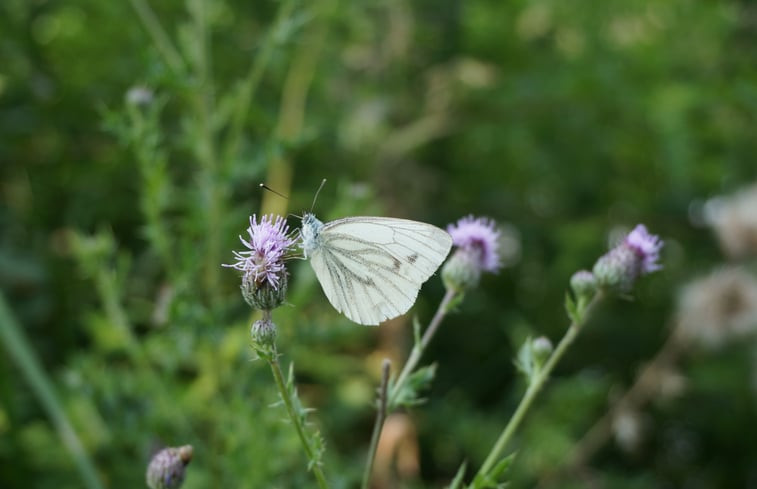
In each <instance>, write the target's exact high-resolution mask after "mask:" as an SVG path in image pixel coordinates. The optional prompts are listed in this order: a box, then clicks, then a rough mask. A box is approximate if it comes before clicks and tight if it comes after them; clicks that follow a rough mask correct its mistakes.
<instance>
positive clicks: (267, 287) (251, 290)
mask: <svg viewBox="0 0 757 489" xmlns="http://www.w3.org/2000/svg"><path fill="white" fill-rule="evenodd" d="M287 283H288V277H287V274H286V273H282V274H281V275H280V276H279V278H278V284H277V285H276V286H274V285H272V284H271V283H269V282H267V281H262V282H261V281H260V280H258V279H256V277H255V276H254V275H253V274H251V273H246V274H244V275H243V276H242V285H241V286H240V289H241V290H242V297H244V300H245V302H247V304H249V305H250V307H252V308H253V309H260V310H261V311H270V310H273V309H276V308H277V307H279V306H280V305H281V304H283V303H284V299H285V298H286V292H287Z"/></svg>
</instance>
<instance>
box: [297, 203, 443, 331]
mask: <svg viewBox="0 0 757 489" xmlns="http://www.w3.org/2000/svg"><path fill="white" fill-rule="evenodd" d="M451 246H452V239H451V238H450V236H449V234H447V233H446V232H445V231H443V230H441V229H439V228H437V227H435V226H432V225H430V224H425V223H421V222H416V221H409V220H405V219H394V218H384V217H349V218H345V219H339V220H336V221H332V222H329V223H326V224H325V225H324V226H323V228H322V229H321V231H320V244H319V246H318V248H317V249H316V250H314V251H313V253H312V256H311V265H312V266H313V269H314V270H315V273H316V276H317V277H318V281H319V282H320V283H321V286H322V287H323V290H324V292H325V294H326V297H327V298H328V299H329V302H331V304H332V305H333V306H334V308H335V309H337V310H338V311H340V312H342V313H343V314H344V315H346V316H347V317H348V318H350V319H352V320H353V321H355V322H358V323H360V324H378V323H380V322H381V321H383V320H385V319H389V318H393V317H395V316H398V315H400V314H403V313H405V312H407V310H408V309H410V307H411V306H412V305H413V303H414V302H415V299H416V297H417V295H418V291H419V289H420V287H421V285H422V284H423V282H425V281H426V280H427V279H428V278H429V277H430V276H431V275H432V274H433V273H434V272H435V271H436V269H437V268H438V267H439V265H440V264H441V263H442V261H443V260H444V259H445V258H446V256H447V254H448V253H449V249H450V247H451Z"/></svg>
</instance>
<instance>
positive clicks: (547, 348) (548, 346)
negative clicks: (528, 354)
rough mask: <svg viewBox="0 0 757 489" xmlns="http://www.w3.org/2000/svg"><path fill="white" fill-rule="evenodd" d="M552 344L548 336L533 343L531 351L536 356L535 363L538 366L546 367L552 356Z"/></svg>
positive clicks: (541, 337) (540, 337)
mask: <svg viewBox="0 0 757 489" xmlns="http://www.w3.org/2000/svg"><path fill="white" fill-rule="evenodd" d="M553 349H554V348H553V347H552V342H551V341H549V338H547V337H546V336H539V337H538V338H536V339H535V340H533V341H532V342H531V351H532V352H533V354H534V361H535V363H536V364H537V365H539V366H541V365H544V362H546V361H547V359H548V358H549V356H550V355H551V354H552V350H553Z"/></svg>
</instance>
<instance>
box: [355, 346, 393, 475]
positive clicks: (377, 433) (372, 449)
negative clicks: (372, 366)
mask: <svg viewBox="0 0 757 489" xmlns="http://www.w3.org/2000/svg"><path fill="white" fill-rule="evenodd" d="M391 364H392V362H390V361H389V359H388V358H385V359H384V362H383V363H382V364H381V386H380V387H379V390H378V399H377V401H376V404H377V406H376V408H377V409H376V423H375V424H374V425H373V434H372V435H371V444H370V446H369V448H368V458H367V459H366V462H365V472H363V484H362V486H361V487H362V489H368V485H369V484H370V482H371V473H372V472H373V461H374V459H375V458H376V449H377V448H378V442H379V438H380V437H381V430H382V428H383V426H384V421H386V401H387V396H386V394H387V388H388V387H389V368H390V367H391Z"/></svg>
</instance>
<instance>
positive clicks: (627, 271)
mask: <svg viewBox="0 0 757 489" xmlns="http://www.w3.org/2000/svg"><path fill="white" fill-rule="evenodd" d="M663 244H664V243H663V242H662V240H661V239H660V238H659V237H658V236H655V235H653V234H649V232H648V231H647V228H646V227H645V226H644V225H643V224H639V225H638V226H636V227H635V228H634V229H633V231H631V232H630V233H628V235H627V236H626V237H625V238H624V239H623V241H621V242H620V244H618V245H617V246H616V247H615V248H613V249H612V250H610V251H608V252H607V253H605V254H604V255H603V256H601V257H600V258H599V260H597V263H596V264H595V265H594V270H593V272H594V276H595V277H596V279H597V284H598V285H599V286H600V287H606V288H614V289H618V290H620V291H621V292H627V291H629V290H631V288H632V287H633V284H634V282H635V281H636V279H637V278H639V277H640V276H641V275H646V274H648V273H651V272H654V271H656V270H659V269H660V268H662V266H661V265H660V264H659V263H657V261H658V260H659V259H660V250H661V249H662V246H663Z"/></svg>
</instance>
